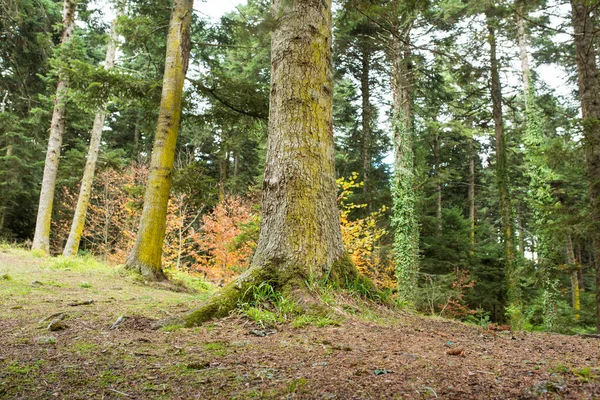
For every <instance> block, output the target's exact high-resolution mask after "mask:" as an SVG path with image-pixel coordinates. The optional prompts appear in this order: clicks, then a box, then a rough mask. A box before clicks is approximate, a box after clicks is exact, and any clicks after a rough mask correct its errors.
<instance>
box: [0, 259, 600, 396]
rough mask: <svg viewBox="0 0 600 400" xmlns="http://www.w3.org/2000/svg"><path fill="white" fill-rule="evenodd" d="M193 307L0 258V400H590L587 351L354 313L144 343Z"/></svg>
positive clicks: (599, 346)
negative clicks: (164, 322) (161, 323)
mask: <svg viewBox="0 0 600 400" xmlns="http://www.w3.org/2000/svg"><path fill="white" fill-rule="evenodd" d="M82 264H83V267H82V266H81V265H82ZM205 297H206V294H191V293H185V292H180V293H176V292H173V291H169V290H165V289H164V288H160V287H155V288H152V287H147V286H143V285H141V284H139V283H137V282H136V281H135V280H134V279H131V278H126V277H121V276H119V275H118V274H116V273H115V272H114V271H113V270H111V269H110V268H108V267H105V266H102V265H100V264H98V263H95V262H93V261H91V260H90V261H89V265H85V263H81V262H79V263H75V264H70V263H69V262H63V263H61V262H60V261H56V260H51V259H40V258H34V257H32V256H31V255H29V254H28V253H25V252H22V251H17V250H11V249H4V250H1V249H0V299H1V300H0V304H1V307H0V398H11V399H12V398H16V399H21V398H22V399H33V398H35V399H55V398H65V399H93V398H99V399H100V398H102V399H133V398H137V399H151V398H164V399H168V398H185V399H188V398H189V399H193V398H197V399H209V398H215V399H230V398H232V399H251V398H277V399H280V398H281V399H292V398H293V399H384V398H390V399H395V398H398V399H399V398H444V399H467V398H474V399H489V398H497V399H506V398H524V399H528V398H552V399H553V398H573V399H581V398H600V340H598V339H595V338H582V337H568V336H562V335H550V334H533V333H524V332H518V333H511V332H493V331H489V330H484V329H482V328H479V327H473V326H467V325H464V324H460V323H457V322H453V321H448V320H443V319H434V318H423V317H418V316H414V315H411V314H408V313H403V314H398V313H392V312H390V311H386V310H374V309H373V307H371V308H366V307H365V306H364V304H363V305H361V304H360V302H356V304H354V305H351V306H349V307H348V308H350V309H354V310H355V312H354V315H351V314H348V317H347V318H346V319H345V320H344V321H343V322H341V323H340V324H338V326H325V327H317V326H312V325H308V326H303V327H294V325H292V324H283V325H278V326H276V327H275V328H273V329H265V328H262V327H260V326H258V325H256V324H255V323H254V322H251V321H249V320H248V319H247V318H244V317H242V316H236V315H234V316H231V317H229V318H227V319H225V320H220V321H217V322H214V323H211V324H206V325H204V326H202V327H200V328H194V329H176V330H171V331H170V330H169V329H162V330H152V329H151V327H150V326H151V323H152V320H153V319H156V318H164V317H167V316H172V315H177V314H178V313H181V312H183V311H185V310H186V309H188V308H191V307H194V306H195V305H198V304H199V303H200V302H201V301H202V300H203V299H204V298H205ZM60 313H63V314H60ZM120 316H126V318H122V319H121V323H119V324H115V322H116V321H117V320H118V319H119V317H120ZM48 317H50V318H48ZM50 324H52V325H53V326H52V327H51V328H52V329H56V330H50V329H49V325H50ZM113 325H114V326H113ZM296 326H297V325H296ZM111 327H112V329H111Z"/></svg>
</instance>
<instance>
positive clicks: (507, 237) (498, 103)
mask: <svg viewBox="0 0 600 400" xmlns="http://www.w3.org/2000/svg"><path fill="white" fill-rule="evenodd" d="M493 12H494V10H492V9H488V10H486V21H487V28H488V43H489V45H490V73H491V81H492V85H491V94H492V114H493V116H494V131H495V139H496V182H497V185H498V196H499V199H500V225H501V235H502V243H503V246H504V268H505V275H506V286H507V297H508V309H509V316H510V322H511V325H512V326H513V327H514V328H520V326H521V308H522V305H521V294H520V291H519V277H518V275H517V266H516V249H515V240H514V226H513V225H514V223H513V219H512V208H511V199H510V191H509V186H508V161H507V154H506V143H505V138H504V122H503V118H502V89H501V86H500V74H499V68H498V58H497V55H496V31H495V27H494V23H495V20H494V16H493Z"/></svg>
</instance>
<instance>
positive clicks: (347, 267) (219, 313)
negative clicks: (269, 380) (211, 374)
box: [154, 255, 379, 328]
mask: <svg viewBox="0 0 600 400" xmlns="http://www.w3.org/2000/svg"><path fill="white" fill-rule="evenodd" d="M277 270H278V269H277V268H274V267H273V266H272V265H262V266H255V267H252V268H250V269H249V270H247V271H246V272H245V273H243V274H242V275H240V276H239V277H238V278H237V279H235V280H234V281H232V282H230V283H229V284H228V285H227V286H225V287H224V288H222V289H221V290H219V291H218V292H216V293H214V294H213V295H212V296H211V297H209V298H208V300H206V302H205V303H204V304H203V305H202V306H200V308H198V309H195V310H192V311H190V312H189V313H187V314H186V315H184V316H182V317H175V318H169V319H165V320H161V321H158V322H157V323H156V324H155V325H154V328H160V327H164V326H183V327H186V328H191V327H194V326H199V325H201V324H203V323H204V322H207V321H210V320H213V319H217V318H223V317H226V316H227V315H229V313H230V312H231V311H233V310H235V309H236V308H237V307H238V306H239V304H241V303H243V302H245V301H250V300H252V299H253V295H254V291H255V290H256V289H257V288H258V287H259V285H260V284H261V283H262V282H268V283H272V284H273V286H274V288H275V289H276V290H278V291H279V292H280V293H282V294H283V296H284V297H286V298H289V299H290V300H292V301H294V303H296V305H297V307H298V309H299V310H300V312H301V313H306V314H314V315H321V316H325V315H329V314H331V313H332V310H331V309H330V307H328V306H327V305H326V304H324V303H323V302H322V301H321V300H320V299H319V298H318V297H317V296H315V295H314V294H313V293H311V291H310V289H309V288H308V287H307V285H306V282H305V280H303V279H302V278H301V277H299V276H289V275H285V274H282V273H281V272H280V273H279V274H276V273H274V272H275V271H277ZM320 283H322V284H332V285H334V286H335V287H339V288H353V287H355V286H357V285H361V287H362V288H363V289H364V290H365V292H367V293H372V294H373V298H378V296H377V294H378V293H379V291H378V289H377V288H376V287H375V285H374V284H373V283H372V282H371V280H370V279H368V278H366V277H364V276H362V275H361V274H360V273H359V271H358V269H357V268H356V266H355V265H354V264H353V263H352V261H351V260H350V258H349V257H348V256H347V255H344V256H342V257H341V258H340V259H339V260H338V261H336V262H335V263H334V264H333V266H332V268H331V271H330V274H329V275H328V276H327V277H325V279H324V281H323V282H320Z"/></svg>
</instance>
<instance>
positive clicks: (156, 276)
mask: <svg viewBox="0 0 600 400" xmlns="http://www.w3.org/2000/svg"><path fill="white" fill-rule="evenodd" d="M124 269H125V270H126V271H131V272H134V273H136V274H139V275H141V276H142V277H143V278H144V279H145V280H147V281H152V282H164V281H167V280H168V279H167V277H166V276H165V274H164V272H163V271H162V269H160V268H155V267H154V266H153V265H149V264H146V263H143V262H141V261H138V260H135V261H131V260H127V263H126V264H125V267H124Z"/></svg>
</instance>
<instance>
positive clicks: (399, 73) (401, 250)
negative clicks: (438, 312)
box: [391, 20, 419, 305]
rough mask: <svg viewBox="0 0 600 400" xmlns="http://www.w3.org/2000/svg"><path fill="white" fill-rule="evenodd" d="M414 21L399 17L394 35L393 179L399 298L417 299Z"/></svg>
mask: <svg viewBox="0 0 600 400" xmlns="http://www.w3.org/2000/svg"><path fill="white" fill-rule="evenodd" d="M411 26H412V22H411V21H400V20H397V21H396V25H395V27H394V37H393V39H392V52H391V61H392V107H393V111H392V112H393V123H392V130H393V135H394V177H393V180H392V196H393V210H392V213H393V214H392V223H393V226H394V252H395V257H396V276H397V279H398V294H399V300H400V301H401V302H402V303H405V304H409V305H410V304H413V303H414V295H415V290H416V287H417V271H418V252H419V227H418V222H417V215H416V212H415V199H416V196H415V188H414V165H413V164H414V152H413V140H414V139H413V136H414V132H413V115H412V96H411V90H412V86H413V83H412V79H413V77H412V63H411V51H410V31H411Z"/></svg>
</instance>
